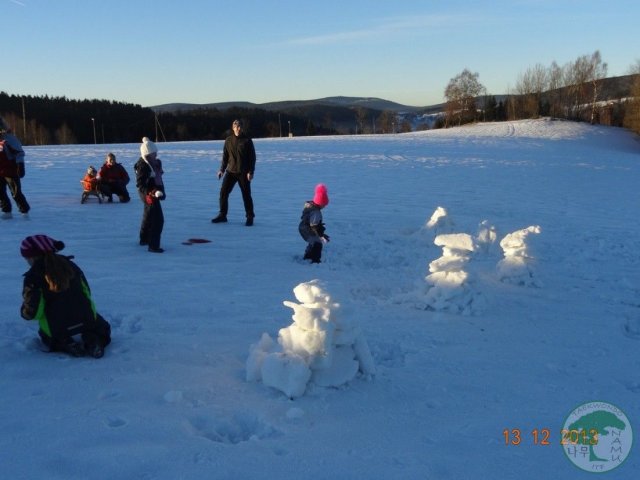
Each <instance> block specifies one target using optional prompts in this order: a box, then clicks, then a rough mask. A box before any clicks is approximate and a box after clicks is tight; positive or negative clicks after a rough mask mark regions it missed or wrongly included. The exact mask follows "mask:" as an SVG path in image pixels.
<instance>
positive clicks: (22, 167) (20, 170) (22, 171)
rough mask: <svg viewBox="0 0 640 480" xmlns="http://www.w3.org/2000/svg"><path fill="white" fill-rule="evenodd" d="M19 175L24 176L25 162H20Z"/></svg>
mask: <svg viewBox="0 0 640 480" xmlns="http://www.w3.org/2000/svg"><path fill="white" fill-rule="evenodd" d="M18 176H19V177H20V178H24V162H20V163H18Z"/></svg>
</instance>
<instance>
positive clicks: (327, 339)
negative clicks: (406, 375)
mask: <svg viewBox="0 0 640 480" xmlns="http://www.w3.org/2000/svg"><path fill="white" fill-rule="evenodd" d="M293 293H294V295H295V297H296V299H297V300H298V301H299V302H300V303H295V302H290V301H286V300H285V301H284V302H283V303H284V305H286V306H287V307H290V308H292V309H293V311H294V314H293V316H292V318H293V324H292V325H290V326H289V327H286V328H283V329H281V330H280V332H279V335H278V345H276V343H275V342H274V341H273V339H272V338H271V337H270V336H269V335H268V334H267V333H263V335H262V338H261V339H260V341H259V342H258V343H257V344H256V345H252V346H251V349H250V352H249V358H248V359H247V364H246V373H247V380H248V381H260V380H262V382H263V383H264V384H265V385H267V386H270V387H273V388H275V389H277V390H280V391H281V392H283V393H284V394H285V395H287V396H288V397H289V398H296V397H300V396H302V395H304V393H305V390H306V388H307V384H308V383H309V382H312V383H313V384H315V385H318V386H322V387H338V386H340V385H343V384H345V383H347V382H349V381H350V380H353V378H355V376H356V374H357V373H358V371H360V372H362V373H363V374H365V375H373V374H374V373H375V366H374V363H373V358H372V356H371V353H370V351H369V346H368V344H367V341H366V340H365V338H364V335H363V333H362V330H361V329H360V327H359V326H358V325H357V324H356V322H355V321H353V319H349V318H345V317H343V316H341V315H339V313H340V311H341V308H340V304H338V303H335V302H333V301H332V298H331V296H330V295H329V293H328V292H327V287H326V284H325V283H324V282H322V281H320V280H311V281H310V282H306V283H301V284H299V285H298V286H297V287H295V288H294V289H293Z"/></svg>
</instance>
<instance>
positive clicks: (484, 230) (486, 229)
mask: <svg viewBox="0 0 640 480" xmlns="http://www.w3.org/2000/svg"><path fill="white" fill-rule="evenodd" d="M497 239H498V233H497V231H496V227H495V226H493V225H491V224H490V223H489V221H488V220H483V221H482V222H480V225H478V236H477V237H476V246H477V247H478V250H479V251H481V252H483V253H490V252H492V251H493V248H494V247H493V246H494V245H495V243H496V240H497Z"/></svg>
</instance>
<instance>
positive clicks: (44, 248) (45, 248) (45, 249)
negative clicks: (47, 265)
mask: <svg viewBox="0 0 640 480" xmlns="http://www.w3.org/2000/svg"><path fill="white" fill-rule="evenodd" d="M63 248H64V243H63V242H61V241H60V240H54V239H53V238H51V237H48V236H47V235H31V236H30V237H27V238H25V239H24V240H22V243H21V244H20V255H22V256H23V257H24V258H32V257H39V256H40V255H43V254H45V253H55V252H59V251H60V250H62V249H63Z"/></svg>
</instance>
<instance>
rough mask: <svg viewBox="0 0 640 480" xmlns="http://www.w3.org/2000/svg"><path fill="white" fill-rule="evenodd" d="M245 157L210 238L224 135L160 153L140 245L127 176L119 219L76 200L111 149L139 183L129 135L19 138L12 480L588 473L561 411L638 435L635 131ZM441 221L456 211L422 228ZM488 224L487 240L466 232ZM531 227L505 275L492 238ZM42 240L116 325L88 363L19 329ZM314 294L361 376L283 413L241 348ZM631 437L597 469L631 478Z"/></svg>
mask: <svg viewBox="0 0 640 480" xmlns="http://www.w3.org/2000/svg"><path fill="white" fill-rule="evenodd" d="M255 145H256V150H257V153H258V164H257V168H256V176H255V180H254V182H253V193H254V201H255V205H256V222H255V225H254V226H253V227H250V228H248V227H245V226H244V218H243V217H244V211H243V208H242V201H241V198H240V193H239V190H237V189H236V190H235V191H234V193H232V196H231V199H230V211H229V223H227V224H219V225H212V224H211V223H210V219H211V218H212V217H213V216H215V214H216V213H217V207H218V191H219V186H220V183H219V182H218V180H217V179H216V177H215V172H216V171H217V169H218V167H219V161H220V155H221V149H222V142H190V143H167V144H163V143H158V147H159V157H160V158H161V159H162V160H163V162H164V168H165V176H164V178H165V184H166V189H167V199H166V201H164V203H163V208H164V212H165V228H164V233H163V237H162V238H163V241H162V246H163V247H164V248H165V250H166V251H165V253H164V254H162V255H157V254H150V253H147V251H146V249H145V248H143V247H140V246H138V236H137V235H138V227H139V222H140V217H141V211H142V206H141V203H140V201H139V200H138V198H137V195H135V187H134V186H133V183H132V184H130V185H129V189H130V193H131V194H132V201H131V203H129V204H118V203H113V204H102V205H98V204H97V203H96V202H95V200H90V201H89V203H87V204H84V205H81V204H80V194H81V188H80V183H79V180H80V179H81V178H82V176H83V174H84V171H85V169H86V168H87V166H88V165H90V164H92V165H94V166H96V167H99V166H100V165H101V164H102V161H103V159H104V157H105V155H106V153H107V152H108V151H112V152H114V153H115V154H116V156H117V158H118V161H119V162H121V163H123V164H124V165H125V167H126V168H127V170H128V171H129V173H130V175H132V176H133V169H132V166H133V163H134V162H135V161H136V160H137V158H138V152H139V151H138V145H137V144H128V145H106V146H103V145H73V146H55V147H27V148H26V151H27V176H26V177H25V179H24V191H25V194H26V196H27V198H28V200H29V202H30V203H31V206H32V212H31V215H30V217H31V218H30V219H29V220H26V219H23V218H20V217H19V215H17V214H16V213H15V210H14V217H15V218H14V219H12V220H3V221H0V231H1V235H0V250H1V251H3V252H4V253H5V254H4V259H3V262H2V263H3V270H2V271H3V274H2V276H1V277H0V291H2V292H3V293H2V298H3V301H2V303H1V305H0V369H1V370H0V372H1V374H0V382H1V385H0V390H1V391H2V402H1V405H2V408H1V409H0V429H1V431H2V436H1V437H0V465H1V467H0V469H1V470H2V477H3V478H11V479H35V478H47V479H87V478H91V479H93V480H97V479H205V478H216V479H263V478H264V479H268V478H269V479H270V478H280V479H300V478H304V479H328V478H332V479H360V478H362V479H365V478H366V479H390V478H402V479H452V480H460V479H485V478H500V479H533V478H563V479H569V478H592V477H593V475H591V476H589V474H588V473H586V472H584V471H582V470H580V469H578V468H576V467H575V466H574V465H573V464H572V463H571V462H570V461H569V460H568V459H567V458H566V455H565V453H564V452H563V447H562V446H561V445H560V433H561V432H560V431H561V428H562V425H563V423H564V422H565V419H566V418H567V416H568V415H569V413H570V412H571V411H572V410H573V409H574V408H576V406H578V405H580V404H583V403H585V402H590V401H604V402H610V403H611V404H614V405H616V406H617V407H619V408H620V409H622V410H623V411H624V413H626V415H627V417H628V418H629V419H630V421H631V423H632V424H633V427H634V433H635V435H636V436H640V423H638V422H639V421H640V354H639V353H640V255H639V253H638V252H640V220H639V219H640V200H639V194H638V188H639V187H638V184H639V180H640V142H639V141H638V138H637V137H634V136H633V135H632V134H630V133H628V132H626V131H624V130H621V129H615V128H608V127H594V126H589V125H585V124H576V123H569V122H561V121H551V120H537V121H521V122H514V123H495V124H484V125H476V126H468V127H462V128H455V129H449V130H437V131H428V132H420V133H411V134H402V135H384V136H346V137H320V138H318V137H313V138H291V139H290V138H282V139H264V140H263V139H261V140H256V141H255ZM318 182H324V183H326V184H327V186H328V188H329V197H330V204H329V206H328V207H327V208H326V209H325V210H324V218H325V222H326V225H327V233H328V234H329V235H330V236H331V242H330V243H329V244H328V245H327V246H326V247H325V252H324V256H323V263H321V264H319V265H307V264H303V263H302V262H301V261H300V260H299V259H298V258H296V257H299V256H300V255H302V253H303V251H304V246H305V244H304V242H303V241H302V239H301V238H300V237H299V235H298V233H297V223H298V220H299V216H300V212H301V210H302V206H303V203H304V201H305V200H307V199H309V198H311V196H312V195H313V188H314V186H315V184H316V183H318ZM438 207H442V208H443V209H445V210H446V212H447V214H448V216H447V217H446V220H447V221H446V222H442V223H441V224H440V226H438V227H433V228H428V227H426V224H427V222H429V220H430V219H431V217H432V214H433V213H434V212H435V211H436V209H437V208H438ZM483 221H486V223H485V227H484V231H483V233H484V238H489V237H490V235H488V233H490V232H495V235H496V240H495V242H493V243H491V242H489V243H487V242H484V243H482V242H479V239H478V233H479V225H480V223H481V222H483ZM528 227H534V230H535V227H539V229H538V231H539V233H536V232H535V231H531V232H530V234H529V235H528V236H526V245H521V246H526V249H525V250H526V256H525V257H523V258H522V259H520V260H519V261H521V263H522V264H521V265H520V267H522V268H524V269H525V270H521V271H520V273H522V272H524V277H521V279H522V278H524V281H519V280H518V279H517V275H516V276H510V274H511V273H513V272H514V269H515V270H517V268H516V267H518V265H516V266H515V267H514V266H513V265H507V267H508V268H505V264H504V263H502V264H501V263H500V262H501V261H503V260H504V256H503V249H502V248H501V247H500V245H499V243H500V241H501V240H502V239H503V238H504V237H505V236H506V235H507V234H510V233H513V232H518V231H520V230H522V229H526V228H528ZM437 230H440V231H437ZM444 230H447V231H446V232H445V231H444ZM37 233H45V234H48V235H50V236H52V237H54V238H56V239H60V240H63V241H64V242H65V243H66V245H67V246H66V249H65V250H64V251H63V253H66V254H68V255H75V259H76V261H77V263H78V264H79V265H80V266H81V268H83V270H84V271H85V274H86V276H87V278H88V280H89V282H90V284H91V287H92V290H93V293H94V300H95V302H96V305H97V307H98V310H99V311H100V312H101V313H102V315H103V316H104V317H105V318H106V319H107V320H109V321H110V322H111V324H112V327H113V343H112V345H111V346H110V347H109V348H108V349H107V352H106V355H105V357H104V358H103V359H101V360H94V359H85V358H82V359H74V358H69V357H66V356H63V355H61V354H46V353H42V352H41V351H40V350H39V344H38V342H37V341H36V337H37V335H36V331H37V324H36V323H35V322H25V321H23V320H22V319H21V318H20V315H19V307H20V301H21V296H20V294H21V289H22V273H23V272H24V271H26V270H27V264H26V262H25V261H24V260H23V259H22V258H21V257H20V255H19V243H20V241H21V239H22V238H23V237H25V236H26V235H32V234H37ZM439 233H451V234H466V236H463V235H455V236H453V237H445V240H447V239H448V240H447V241H448V242H453V244H451V243H450V244H449V245H454V248H453V250H454V251H453V253H454V254H455V255H453V257H452V256H451V255H449V257H448V258H447V255H446V254H445V253H446V252H445V250H446V248H444V249H443V246H444V247H447V241H445V242H444V245H443V242H442V241H441V242H439V243H440V245H435V244H434V237H435V236H436V234H439ZM191 237H202V238H208V239H210V240H211V241H212V242H211V243H208V244H198V245H191V246H187V245H183V244H182V241H184V240H185V239H188V238H191ZM511 238H512V239H513V237H511ZM516 243H517V242H516ZM465 245H466V246H469V245H471V249H470V250H468V249H465V248H462V249H459V248H457V247H459V246H462V247H464V246H465ZM510 248H511V249H512V250H511V251H521V250H522V249H519V247H518V245H516V247H513V245H511V247H510ZM449 253H451V252H449ZM439 258H440V259H441V260H439V261H438V262H437V263H436V264H435V267H436V268H435V270H438V269H440V277H438V278H441V277H442V275H445V274H447V273H448V272H451V271H452V269H453V271H455V272H460V271H463V272H464V275H463V276H462V277H461V276H459V275H458V274H456V278H463V277H464V278H465V280H464V282H462V283H460V284H459V285H457V286H458V287H462V288H463V290H464V292H463V294H462V295H460V296H456V295H453V294H451V292H449V293H447V292H448V291H447V290H446V288H445V287H444V286H443V284H436V285H434V284H433V282H432V283H429V282H428V281H427V280H426V279H425V277H426V276H428V275H431V274H432V273H433V272H430V271H429V264H430V263H431V262H433V261H434V260H437V259H439ZM499 265H501V267H499ZM443 269H444V270H443ZM443 272H444V273H443ZM516 273H517V272H516ZM433 278H434V277H432V279H433ZM313 279H319V280H321V281H322V282H324V284H325V285H326V288H327V291H328V292H329V293H330V295H331V298H332V301H334V302H337V303H339V304H340V311H341V315H342V317H343V318H346V319H348V320H349V321H352V322H354V323H355V324H357V325H359V327H360V329H361V332H362V335H363V337H364V338H365V339H366V341H367V343H368V346H369V348H370V351H371V354H372V357H373V361H374V364H375V369H376V373H375V375H362V374H360V375H357V376H356V378H355V379H353V380H352V381H350V382H348V383H347V384H346V385H343V386H340V387H338V388H333V387H329V388H327V387H319V386H317V385H315V384H314V383H313V382H309V383H308V385H307V386H306V390H305V391H304V394H303V395H301V396H298V397H297V398H294V399H290V398H288V397H287V396H286V395H285V394H283V393H282V392H281V391H279V390H276V389H274V388H270V387H267V386H265V384H264V383H263V382H261V381H247V380H246V376H247V370H246V365H247V359H248V357H249V351H250V348H251V346H252V345H255V344H257V343H258V342H259V340H260V338H261V337H262V335H263V333H267V334H268V335H269V336H270V337H272V338H273V339H274V340H275V339H277V338H278V332H279V330H280V329H283V328H286V327H289V326H290V325H291V324H292V317H291V315H292V313H293V312H292V310H291V308H288V307H287V306H285V305H283V301H289V302H296V298H295V296H294V293H293V289H294V288H295V287H296V286H297V285H299V284H300V283H303V282H309V281H310V280H313ZM514 279H515V281H511V280H514ZM436 283H437V282H436ZM432 287H433V288H436V287H437V288H441V289H444V290H440V291H437V292H436V293H434V292H431V293H429V292H430V291H431V290H432ZM453 287H454V288H455V287H456V285H454V286H453ZM442 292H444V294H443V293H442ZM434 295H436V296H438V295H440V296H439V297H438V301H434V299H433V296H434ZM470 302H471V303H470ZM468 305H471V307H470V308H465V307H467V306H468ZM505 429H508V430H509V431H510V432H511V431H512V430H514V429H520V430H521V432H522V442H521V443H520V445H517V446H515V445H507V444H505V436H504V434H503V431H504V430H505ZM534 429H537V430H538V431H542V430H545V429H548V430H549V431H550V433H551V435H550V438H549V445H541V444H537V445H536V444H535V442H534V437H533V435H532V433H531V432H532V430H534ZM638 443H639V442H638V441H637V440H636V442H635V444H634V446H633V451H632V452H631V453H630V455H629V457H628V458H627V460H626V461H625V462H624V463H623V464H622V465H621V466H620V467H619V468H617V469H616V470H615V472H613V473H611V474H610V475H609V477H608V478H616V479H631V478H636V476H637V472H638V471H640V451H638V447H637V445H638Z"/></svg>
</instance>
